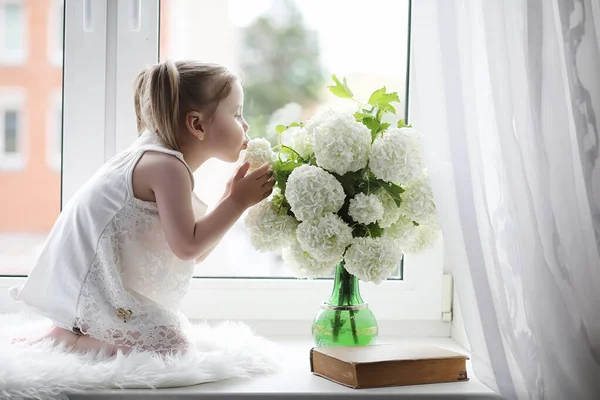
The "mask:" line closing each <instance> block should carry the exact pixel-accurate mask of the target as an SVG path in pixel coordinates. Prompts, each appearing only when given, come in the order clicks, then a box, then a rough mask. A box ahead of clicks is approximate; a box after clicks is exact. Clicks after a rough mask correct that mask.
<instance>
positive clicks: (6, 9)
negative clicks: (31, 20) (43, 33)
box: [0, 0, 26, 64]
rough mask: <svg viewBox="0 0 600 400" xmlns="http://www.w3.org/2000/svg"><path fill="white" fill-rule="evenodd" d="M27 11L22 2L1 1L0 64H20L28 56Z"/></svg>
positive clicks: (13, 0) (12, 0) (18, 0)
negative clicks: (26, 35)
mask: <svg viewBox="0 0 600 400" xmlns="http://www.w3.org/2000/svg"><path fill="white" fill-rule="evenodd" d="M25 28H26V27H25V10H24V6H23V2H22V1H21V0H0V63H4V64H19V63H21V62H23V61H24V59H25V55H26V43H25V34H26V29H25Z"/></svg>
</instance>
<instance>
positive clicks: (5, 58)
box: [0, 50, 27, 67]
mask: <svg viewBox="0 0 600 400" xmlns="http://www.w3.org/2000/svg"><path fill="white" fill-rule="evenodd" d="M0 53H1V50H0ZM26 60H27V57H25V54H20V55H8V54H0V67H18V66H22V65H25V61H26Z"/></svg>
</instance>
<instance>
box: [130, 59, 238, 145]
mask: <svg viewBox="0 0 600 400" xmlns="http://www.w3.org/2000/svg"><path fill="white" fill-rule="evenodd" d="M237 79H238V78H237V77H236V76H235V75H234V74H233V73H232V72H230V71H229V70H228V69H227V68H225V67H223V66H221V65H218V64H207V63H200V62H197V61H177V62H173V61H170V60H166V61H164V62H161V63H159V64H156V65H153V66H152V67H149V68H147V69H145V70H143V71H142V72H140V73H139V75H138V76H137V78H136V80H135V96H134V105H135V113H136V116H137V129H138V133H139V134H141V133H142V132H143V131H144V130H146V129H148V130H151V131H153V132H154V133H156V134H157V135H158V137H159V138H160V139H161V140H162V141H163V143H164V144H165V145H167V146H169V147H171V148H172V149H174V150H180V147H179V138H178V133H177V132H178V131H179V125H180V124H181V123H182V122H183V119H184V118H185V116H186V115H187V113H189V112H190V111H198V112H200V113H202V114H203V116H204V117H205V118H206V119H210V118H212V116H213V114H214V112H215V110H216V109H217V106H218V105H219V102H220V101H221V100H223V99H224V98H226V97H227V96H228V95H229V93H230V92H231V87H232V84H233V82H235V81H236V80H237Z"/></svg>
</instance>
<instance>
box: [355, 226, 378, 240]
mask: <svg viewBox="0 0 600 400" xmlns="http://www.w3.org/2000/svg"><path fill="white" fill-rule="evenodd" d="M352 236H353V237H367V236H369V237H372V238H378V237H381V236H383V228H382V227H380V226H379V224H377V223H374V224H369V225H364V224H356V225H355V226H354V228H353V229H352Z"/></svg>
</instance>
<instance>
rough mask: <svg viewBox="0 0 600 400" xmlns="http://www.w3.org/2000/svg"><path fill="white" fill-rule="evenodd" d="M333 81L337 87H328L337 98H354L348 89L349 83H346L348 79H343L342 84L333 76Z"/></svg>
mask: <svg viewBox="0 0 600 400" xmlns="http://www.w3.org/2000/svg"><path fill="white" fill-rule="evenodd" d="M331 79H333V81H334V82H335V85H331V86H327V88H328V89H329V90H330V91H331V93H333V94H334V95H336V96H337V97H341V98H343V99H351V98H353V97H354V94H353V93H352V90H350V88H349V87H348V82H346V78H343V80H342V82H340V80H339V79H338V78H337V76H335V75H331Z"/></svg>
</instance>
